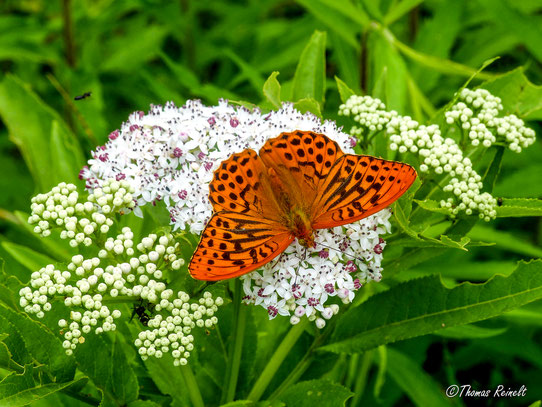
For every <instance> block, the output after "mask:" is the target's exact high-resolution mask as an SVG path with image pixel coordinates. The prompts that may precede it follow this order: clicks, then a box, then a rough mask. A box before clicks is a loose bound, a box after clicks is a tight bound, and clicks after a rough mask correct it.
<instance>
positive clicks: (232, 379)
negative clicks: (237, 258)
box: [221, 279, 246, 404]
mask: <svg viewBox="0 0 542 407" xmlns="http://www.w3.org/2000/svg"><path fill="white" fill-rule="evenodd" d="M242 290H243V288H242V287H241V280H239V279H236V280H235V287H234V292H233V321H234V322H233V324H234V326H233V334H232V336H231V338H230V349H229V352H228V353H229V357H228V370H227V372H226V382H225V383H226V386H225V391H224V392H223V393H222V402H221V404H224V403H229V402H230V401H233V400H234V398H235V390H236V389H237V379H238V378H239V366H240V365H241V355H242V353H243V341H244V339H245V327H246V308H245V307H243V306H242V305H243V304H242V303H241V295H242Z"/></svg>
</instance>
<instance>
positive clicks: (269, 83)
mask: <svg viewBox="0 0 542 407" xmlns="http://www.w3.org/2000/svg"><path fill="white" fill-rule="evenodd" d="M277 76H279V72H277V71H274V72H273V73H271V75H269V78H267V80H266V81H265V83H264V84H263V94H264V95H265V97H266V98H267V100H268V101H269V102H270V103H271V104H272V105H273V106H274V107H276V108H277V109H280V107H281V106H282V103H281V100H280V83H279V81H278V80H277Z"/></svg>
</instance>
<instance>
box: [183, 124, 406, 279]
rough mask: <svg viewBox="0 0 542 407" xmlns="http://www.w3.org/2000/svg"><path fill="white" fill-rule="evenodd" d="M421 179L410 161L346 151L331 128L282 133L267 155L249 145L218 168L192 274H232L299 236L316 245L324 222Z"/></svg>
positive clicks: (340, 221)
mask: <svg viewBox="0 0 542 407" xmlns="http://www.w3.org/2000/svg"><path fill="white" fill-rule="evenodd" d="M415 179H416V171H415V170H414V168H412V167H411V166H410V165H408V164H404V163H400V162H395V161H387V160H383V159H379V158H376V157H371V156H368V155H355V154H345V153H343V152H342V150H341V149H340V147H339V145H338V144H337V143H336V142H335V141H333V140H331V139H330V138H329V137H327V136H325V135H324V134H318V133H314V132H311V131H300V130H297V131H294V132H291V133H281V134H280V135H279V136H278V137H275V138H272V139H269V140H268V141H267V142H266V143H265V145H264V146H263V147H262V148H261V149H260V151H259V155H258V154H257V153H256V152H255V151H254V150H252V149H246V150H244V151H243V152H241V153H237V154H233V155H232V156H231V157H229V158H228V159H227V160H225V161H223V162H222V163H221V164H220V166H219V168H218V169H217V170H216V171H215V172H214V175H213V179H212V181H211V182H210V184H209V191H210V192H209V200H210V201H211V204H212V205H213V215H212V216H211V219H210V220H209V222H208V223H207V225H206V227H205V229H204V230H203V233H202V235H201V240H200V242H199V244H198V246H197V248H196V250H195V252H194V255H193V256H192V259H191V260H190V264H189V266H188V269H189V271H190V274H191V275H192V277H194V278H196V279H199V280H207V281H215V280H224V279H228V278H232V277H238V276H240V275H243V274H246V273H248V272H250V271H253V270H255V269H257V268H259V267H261V266H263V265H264V264H266V263H268V262H270V261H271V260H273V259H274V258H275V257H277V256H278V255H279V254H280V253H282V252H283V251H284V250H286V248H287V247H288V246H289V245H290V243H292V242H293V241H294V239H297V240H298V242H299V243H300V244H301V245H302V246H305V247H307V248H309V247H310V248H313V247H315V246H316V243H315V240H314V239H315V230H316V229H325V228H332V227H335V226H341V225H345V224H348V223H352V222H355V221H357V220H360V219H363V218H366V217H367V216H370V215H372V214H374V213H376V212H378V211H380V210H381V209H384V208H385V207H387V206H388V205H390V204H392V203H393V202H394V201H396V200H397V199H398V198H399V197H400V196H401V195H403V193H404V192H405V191H406V190H407V189H408V188H409V187H410V186H411V185H412V183H413V182H414V180H415Z"/></svg>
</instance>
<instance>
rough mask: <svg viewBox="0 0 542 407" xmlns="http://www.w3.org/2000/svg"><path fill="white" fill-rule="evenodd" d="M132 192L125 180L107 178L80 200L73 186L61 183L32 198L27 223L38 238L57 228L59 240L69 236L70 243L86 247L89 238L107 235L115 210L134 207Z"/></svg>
mask: <svg viewBox="0 0 542 407" xmlns="http://www.w3.org/2000/svg"><path fill="white" fill-rule="evenodd" d="M133 191H134V189H133V188H132V187H131V186H130V185H129V184H128V183H127V182H124V181H121V182H117V181H115V180H113V179H108V180H104V182H103V183H102V186H101V187H100V188H96V189H95V190H94V191H93V193H92V194H90V195H89V197H88V200H87V201H86V202H81V201H80V200H79V193H78V192H77V188H76V186H75V185H73V184H66V183H65V182H61V183H60V184H58V185H57V186H56V187H54V188H53V189H52V190H51V191H49V192H48V193H46V194H39V195H37V196H35V197H34V198H32V204H31V206H30V208H31V210H32V213H31V215H30V217H29V218H28V223H29V224H31V225H36V226H35V227H34V232H35V233H39V234H40V235H41V236H42V237H47V236H49V235H50V234H51V230H52V229H55V228H58V229H60V237H61V238H62V239H70V240H69V242H70V246H72V247H75V246H78V245H79V244H81V243H83V244H84V245H85V246H90V245H91V244H92V241H93V238H95V237H97V236H102V235H104V234H107V232H108V231H109V228H110V227H111V225H112V224H113V219H112V216H113V215H115V213H117V212H120V211H122V210H123V209H124V210H128V209H131V208H133V207H134V204H135V203H134V201H133V198H132V192H133Z"/></svg>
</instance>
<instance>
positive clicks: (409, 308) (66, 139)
mask: <svg viewBox="0 0 542 407" xmlns="http://www.w3.org/2000/svg"><path fill="white" fill-rule="evenodd" d="M307 44H309V46H307ZM540 44H542V1H539V0H526V1H521V2H515V1H512V0H474V1H470V0H454V1H444V0H440V1H438V0H427V1H422V0H402V1H399V0H378V1H373V0H366V1H364V0H353V1H347V0H342V1H334V0H298V1H283V0H269V1H265V2H260V1H255V0H246V1H190V0H179V1H165V0H163V1H159V0H131V1H128V0H115V1H113V0H93V1H90V0H85V1H77V2H75V1H73V2H72V1H70V0H54V1H46V0H41V1H40V0H23V1H20V0H4V1H3V2H2V3H0V75H2V82H1V83H0V120H1V121H0V173H1V174H2V176H1V177H0V186H1V191H2V193H1V194H0V230H1V233H2V234H1V235H0V239H1V241H2V244H1V246H0V256H1V257H2V258H3V259H4V261H5V265H4V273H3V274H2V277H1V278H0V281H1V285H0V288H1V289H0V302H1V303H2V305H1V310H2V312H0V326H1V328H0V345H1V346H0V372H1V376H2V377H4V380H3V381H2V382H0V398H2V397H8V396H9V398H6V399H5V400H4V402H7V403H8V404H5V405H24V404H26V403H28V402H30V401H32V400H34V403H33V405H43V406H48V405H55V406H57V405H65V406H72V405H79V404H81V405H87V404H85V403H90V404H97V403H101V405H129V406H154V405H169V403H170V402H171V401H172V402H173V404H172V405H190V404H191V403H195V404H197V403H196V402H195V401H194V400H195V399H194V398H193V397H189V396H188V394H189V393H190V386H191V383H192V384H193V382H191V378H190V377H189V376H186V375H184V376H183V375H181V374H180V373H179V372H178V371H175V370H174V368H173V367H172V366H170V365H168V364H167V363H165V364H164V363H162V364H160V363H158V362H149V363H146V364H145V366H143V364H142V363H141V362H138V361H137V360H138V358H137V357H136V355H135V354H134V351H133V349H132V348H131V346H132V345H131V343H130V342H129V341H128V342H127V343H125V342H124V341H125V339H123V336H122V335H117V336H111V337H107V338H105V339H100V338H97V339H94V341H97V343H94V344H93V343H86V344H85V345H84V346H82V347H81V348H82V349H84V348H85V347H86V349H87V351H86V352H88V354H87V355H84V354H81V355H80V356H79V357H78V360H77V362H75V361H74V359H73V358H68V357H65V356H64V354H63V351H62V349H60V342H58V341H57V340H56V339H55V334H53V333H52V331H48V330H45V329H41V328H42V327H41V325H38V324H35V323H33V322H31V320H30V319H28V318H26V317H23V315H22V314H21V313H20V311H19V310H18V309H17V299H16V295H15V294H16V292H17V291H16V290H15V289H14V287H17V283H16V282H15V281H14V278H13V277H16V278H17V279H19V280H20V281H22V282H23V283H26V282H27V281H28V279H29V276H30V273H31V272H32V270H34V269H37V268H39V267H41V266H43V265H45V264H47V263H49V262H51V261H54V260H60V259H63V258H65V257H66V255H68V254H69V253H67V252H62V250H63V249H62V247H63V246H60V245H58V244H55V243H54V242H53V243H50V244H49V243H47V242H45V241H44V240H43V239H39V238H38V237H36V236H34V235H33V234H32V233H31V231H30V229H29V228H28V227H27V226H26V225H25V223H24V219H25V216H24V215H22V214H21V213H20V212H18V211H22V212H28V208H29V202H30V198H31V197H32V196H33V195H34V194H36V193H38V192H46V191H48V190H49V189H50V188H51V187H52V186H54V185H56V184H57V183H58V182H60V181H69V182H79V181H78V180H77V173H78V171H79V169H80V168H81V167H82V165H84V163H85V161H86V159H87V158H88V157H89V151H90V150H91V149H93V148H94V147H95V146H97V145H100V144H103V143H104V142H105V141H106V140H107V135H108V134H109V133H110V132H111V131H113V130H115V129H116V128H118V127H120V124H121V123H122V121H124V120H125V119H126V118H127V116H128V114H129V113H131V112H133V111H136V110H143V111H146V110H147V109H148V107H149V105H150V104H153V103H154V104H162V103H165V102H166V101H168V100H172V101H174V102H175V103H176V104H177V105H182V104H183V102H184V101H185V100H187V99H191V98H200V99H202V100H203V101H204V103H207V104H215V103H216V102H217V100H218V98H227V99H229V100H232V101H248V102H250V103H253V104H258V105H260V106H262V107H263V108H267V109H271V108H275V107H276V106H277V104H278V103H279V102H280V100H291V101H296V102H297V106H298V107H299V108H300V109H303V110H310V111H313V112H315V113H318V114H321V115H322V116H323V117H325V118H328V119H336V120H337V121H338V122H339V124H344V125H345V128H346V129H347V130H348V128H349V126H350V125H351V123H349V122H347V121H346V119H345V118H343V117H338V115H337V110H338V106H339V104H340V103H341V94H340V92H339V91H342V92H343V94H344V93H347V92H348V88H350V89H352V90H353V91H354V92H355V93H357V94H362V93H366V94H369V95H372V96H375V97H379V98H381V99H382V100H383V101H384V102H385V103H386V105H387V107H388V108H390V109H395V110H397V111H398V112H399V113H400V114H403V115H411V116H412V117H414V118H415V119H416V120H418V121H420V122H425V121H427V120H428V119H430V118H431V117H433V116H435V115H436V114H437V112H438V110H439V109H440V108H441V107H442V106H443V105H445V104H446V103H447V102H448V101H450V100H451V99H452V98H453V95H454V93H455V92H456V91H457V90H458V89H459V88H460V87H461V86H462V85H463V84H464V83H465V81H466V80H467V79H468V78H470V77H471V76H472V75H473V74H475V72H476V71H477V70H478V68H479V67H480V66H482V64H483V63H484V62H485V61H486V60H488V59H491V58H494V57H497V56H499V57H500V59H498V60H496V61H495V62H493V63H492V64H491V65H490V66H489V67H488V68H486V69H485V70H483V71H482V72H481V73H479V74H478V75H477V76H476V77H475V78H474V79H473V82H472V83H471V85H470V86H471V87H472V86H476V85H481V84H483V85H482V86H483V87H485V88H487V89H489V90H490V91H492V92H493V93H495V94H496V95H498V96H500V97H501V98H502V99H503V103H504V105H505V111H506V112H507V113H514V114H517V115H518V116H519V117H521V118H523V119H524V120H527V121H528V125H529V126H531V127H532V128H534V129H535V130H536V131H537V133H538V135H539V138H540V137H541V135H542V129H541V127H540V122H539V120H541V119H542V89H541V88H539V87H537V86H536V85H533V83H535V84H536V83H541V82H542V47H541V46H540ZM324 55H325V58H324V57H323V56H324ZM520 67H521V68H520ZM273 72H280V75H278V76H276V74H275V75H272V73H273ZM270 75H272V76H271V78H270V80H269V81H268V82H266V79H267V78H268V77H269V76H270ZM335 76H336V77H338V78H340V79H341V80H342V82H339V84H341V83H343V84H345V85H346V86H343V87H342V88H339V89H337V85H336V82H335V79H334V77H335ZM527 78H528V79H527ZM276 79H278V80H279V81H280V94H279V93H278V87H277V84H276V82H275V80H276ZM264 84H265V85H266V86H264ZM88 91H91V92H92V96H91V97H90V98H88V99H85V100H82V101H79V102H74V100H73V97H74V96H76V95H80V94H82V93H84V92H88ZM540 174H542V150H541V143H540V142H539V141H537V143H536V144H535V145H533V146H531V147H530V148H528V149H526V150H525V151H524V152H522V153H521V154H515V153H511V152H509V151H506V152H505V154H504V157H503V159H502V166H501V169H500V175H499V177H498V179H497V182H496V184H495V186H494V190H493V194H494V195H495V196H496V197H503V198H534V199H535V200H534V201H525V200H524V201H512V200H510V201H506V200H505V202H506V205H505V207H508V208H509V209H506V210H508V212H506V210H504V212H502V211H501V213H500V216H501V217H499V219H497V220H496V221H493V222H490V223H483V222H481V223H477V224H474V223H475V222H470V221H469V220H465V222H466V223H464V224H462V225H463V228H464V230H463V231H462V233H461V235H463V234H465V233H467V236H468V237H469V238H470V239H471V240H472V241H483V242H488V243H494V245H493V246H489V247H488V246H474V245H473V246H469V247H468V251H464V250H458V249H457V248H453V247H448V246H453V245H451V244H450V245H448V246H442V245H441V246H439V247H417V248H412V247H410V248H408V250H407V251H406V252H403V253H402V257H400V258H396V260H395V261H394V260H393V256H391V258H392V260H390V262H389V263H388V264H386V267H385V270H384V280H383V281H382V283H380V284H378V285H376V284H372V285H369V286H367V287H366V288H364V290H365V291H364V292H363V294H361V293H360V297H361V300H365V299H367V298H369V297H370V298H369V299H368V300H367V302H366V303H365V304H363V305H362V306H361V307H356V308H353V309H351V310H349V311H348V312H347V313H346V314H345V315H344V317H342V318H341V319H340V320H338V322H337V326H336V328H335V329H334V330H333V331H332V330H329V335H330V336H329V338H326V340H327V342H326V343H325V346H322V347H321V348H320V350H319V351H318V353H313V352H312V351H313V350H314V349H316V348H318V347H319V346H320V345H322V344H323V341H324V339H321V343H320V342H318V335H316V336H315V337H316V339H317V340H316V341H314V342H313V335H314V332H312V331H307V332H305V333H303V334H301V333H300V335H301V338H300V340H299V341H298V342H297V343H296V345H295V346H294V347H293V349H292V351H291V352H290V353H289V354H287V355H285V361H284V363H283V364H282V365H281V366H280V369H279V370H277V371H276V372H272V373H271V374H273V373H274V375H273V377H271V378H269V380H270V381H271V383H270V384H269V386H268V387H267V389H266V388H265V387H264V388H263V390H262V392H263V395H262V394H260V396H262V399H266V398H271V399H273V397H274V396H275V395H276V392H277V391H280V392H281V396H280V397H279V398H278V399H275V401H274V403H275V404H276V405H280V403H285V404H286V405H288V406H290V405H291V406H294V405H295V406H297V405H299V406H305V405H307V406H308V405H310V404H312V405H314V404H315V403H318V400H319V401H320V402H324V401H323V399H318V398H317V399H316V400H314V399H313V398H311V397H310V395H311V394H313V393H312V392H316V393H318V392H323V393H324V394H325V397H328V399H326V401H325V403H326V405H330V406H331V405H343V404H344V402H345V400H346V399H349V401H347V403H348V405H382V406H388V405H405V404H414V405H420V406H427V405H450V404H455V405H461V404H469V403H470V402H472V400H468V399H462V400H461V399H448V398H446V397H445V396H444V395H443V394H444V390H445V389H446V388H447V387H448V386H449V385H451V384H458V385H462V384H470V385H472V387H473V389H477V390H481V389H495V388H496V387H497V385H499V384H503V385H504V386H505V387H506V388H508V387H510V388H513V389H518V388H519V387H520V386H521V385H525V386H526V387H527V388H528V391H527V396H526V397H524V398H515V399H508V400H496V399H493V400H491V401H490V402H491V403H493V404H492V405H513V404H516V405H527V404H528V403H530V402H534V401H536V400H539V399H541V398H542V388H541V387H540V386H539V384H540V382H541V381H542V352H541V350H540V345H541V343H542V330H541V326H542V325H541V323H542V303H541V302H540V301H535V300H538V299H539V298H541V297H542V274H541V273H542V266H541V265H540V263H539V262H531V263H520V265H519V266H517V261H518V260H530V259H536V258H539V257H542V249H541V248H540V242H541V240H542V228H541V223H540V218H539V217H533V216H530V215H540V214H541V209H540V201H538V200H539V199H540V198H542V183H541V182H540ZM528 206H529V207H528ZM407 212H409V211H407ZM398 220H399V221H400V220H401V219H398ZM469 222H470V223H469ZM403 226H404V227H405V228H406V229H408V221H407V223H406V224H405V225H403ZM406 231H407V233H408V232H409V231H408V230H406ZM418 232H419V231H414V232H413V233H418ZM390 246H391V245H390ZM420 246H423V245H420ZM456 246H457V245H456ZM387 251H388V249H387ZM390 251H391V249H390ZM385 254H386V253H385ZM51 259H52V260H51ZM397 259H399V260H397ZM516 267H517V269H516ZM514 270H516V271H515V272H514V273H513V271H514ZM496 275H498V277H495V278H494V279H493V280H491V281H490V282H489V283H487V284H485V285H462V286H460V287H455V286H456V285H457V283H460V282H464V281H469V282H474V283H483V282H486V281H487V280H489V279H491V278H492V277H493V276H496ZM438 276H440V278H441V279H442V282H444V286H443V285H442V283H441V281H439V277H438ZM503 276H508V277H503ZM418 277H422V279H415V278H418ZM404 281H406V283H402V282H404ZM445 287H448V288H445ZM452 287H455V288H452ZM386 290H387V291H386ZM377 292H382V293H380V294H377V295H372V294H375V293H377ZM361 300H360V301H361ZM433 300H442V303H439V304H436V303H432V301H433ZM527 303H529V304H528V305H525V306H522V305H524V304H527ZM520 306H522V307H521V308H518V307H520ZM360 310H361V311H360ZM249 312H250V315H249V316H248V317H247V318H248V322H247V324H248V326H249V327H250V328H251V329H248V330H247V334H246V337H245V341H244V342H245V348H244V350H243V352H244V353H243V360H242V365H241V370H240V379H239V385H238V386H237V392H236V399H244V398H247V397H248V398H251V397H250V396H251V395H254V393H253V392H254V385H255V383H256V384H257V380H258V378H259V375H260V373H261V371H262V369H263V368H264V366H265V362H266V359H267V358H269V356H270V355H271V354H272V353H273V351H274V349H275V347H276V346H277V345H278V343H280V342H281V340H282V338H283V336H284V335H285V332H286V330H287V328H288V323H287V322H285V321H282V322H285V323H281V322H278V321H274V322H273V324H274V325H270V324H269V323H268V322H266V317H265V315H262V313H259V311H254V310H251V311H249ZM253 314H254V315H253ZM228 318H230V319H231V317H228V315H224V316H223V320H224V321H225V322H224V324H225V325H224V326H225V330H226V332H227V328H228V326H231V324H232V323H231V321H228ZM488 318H491V319H488ZM481 320H485V321H482V322H478V321H481ZM474 322H477V323H476V324H471V323H474ZM221 323H222V322H221ZM465 324H468V325H465ZM445 326H450V328H447V329H441V328H443V327H445ZM252 328H253V329H252ZM125 329H126V331H127V330H128V328H125ZM256 331H257V332H258V336H257V337H256V334H255V332H256ZM326 335H327V334H326ZM422 335H424V336H422ZM197 339H200V338H197ZM102 340H106V341H107V346H108V351H109V353H108V355H109V358H108V359H107V358H106V359H103V360H102V359H100V363H98V364H97V365H91V364H90V363H87V362H89V360H90V359H92V358H93V356H94V355H93V354H92V352H93V351H94V350H96V349H98V348H100V347H103V346H104V345H103V343H102ZM205 340H206V339H205V338H201V341H202V344H203V343H206V345H205V346H202V348H201V349H200V351H199V354H198V356H197V357H196V358H194V362H192V360H191V361H190V363H191V364H192V363H194V371H195V377H194V376H193V377H192V379H193V380H195V381H196V382H197V383H198V384H199V387H200V389H201V393H202V394H203V395H204V401H205V403H206V404H209V405H213V404H214V405H216V404H219V402H220V396H213V394H215V393H216V394H219V391H220V387H221V378H220V377H221V372H222V370H223V366H221V365H220V364H217V363H214V361H213V358H212V356H211V355H210V354H209V353H206V352H212V351H211V349H213V345H214V344H213V343H212V342H210V340H209V342H205ZM399 340H401V341H399ZM92 341H93V340H89V341H88V342H92ZM57 342H58V343H57ZM311 343H312V344H313V346H312V347H311ZM315 343H316V345H314V344H315ZM44 344H45V345H46V348H47V349H48V351H47V352H45V353H44V352H43V348H44ZM307 349H309V353H306V352H307ZM303 355H309V357H310V359H308V360H307V361H306V366H305V370H302V371H297V370H295V369H297V367H298V366H299V365H300V364H299V362H300V361H301V362H302V363H305V360H304V359H302V358H303ZM15 359H16V360H17V361H19V365H17V364H16V363H15V362H14V360H15ZM113 360H114V366H115V367H112V362H113ZM21 361H22V362H23V363H22V365H25V366H21V365H20V364H21ZM76 363H77V367H78V371H77V374H76V375H75V376H74V372H75V368H76ZM167 369H169V371H168V370H167ZM291 371H293V372H294V373H299V376H298V377H297V378H294V379H296V380H301V381H302V383H298V384H295V385H294V384H293V383H295V381H296V380H294V381H292V382H290V383H286V384H284V383H283V380H284V379H286V378H287V377H289V376H288V375H289V374H290V372H291ZM12 372H15V373H17V375H16V376H14V375H11V376H10V375H9V374H10V373H12ZM89 378H90V381H89ZM281 383H282V387H280V386H281ZM13 389H16V391H15V392H14V393H12V392H11V391H12V390H13ZM17 389H18V390H17ZM97 389H98V390H99V391H98V390H97ZM251 389H252V392H251ZM264 391H265V392H264ZM10 392H11V393H10ZM13 394H16V397H13V396H12V395H13ZM306 394H308V395H309V396H306V397H305V395H306ZM102 396H103V399H102V398H101V397H102ZM252 399H254V398H252ZM6 400H7V401H6ZM1 403H2V402H1V401H0V404H1ZM250 403H251V402H248V401H247V402H246V403H245V402H243V403H240V404H230V405H252V404H250ZM277 403H278V404H277ZM275 404H274V405H275ZM2 405H4V404H2ZM320 405H323V404H320Z"/></svg>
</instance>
